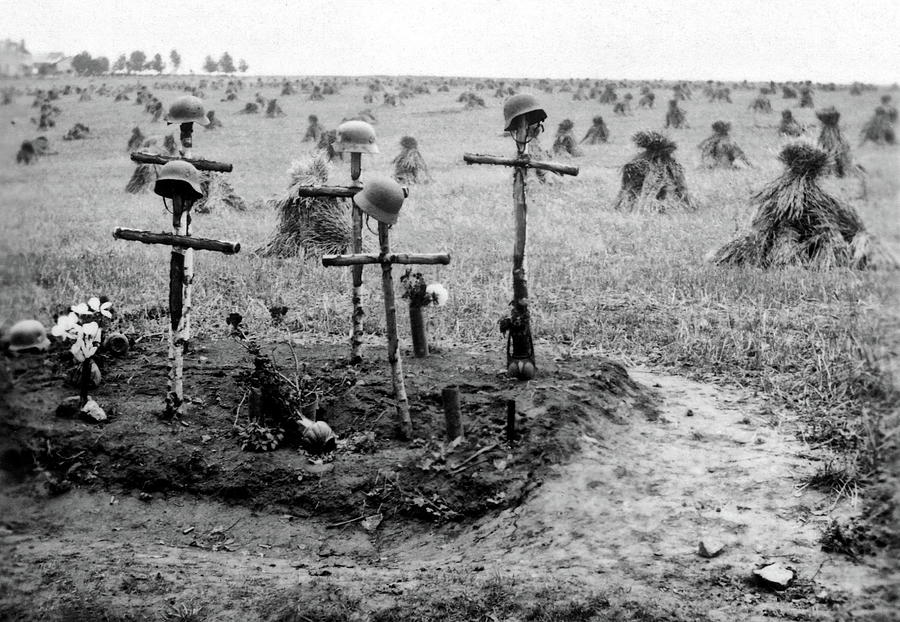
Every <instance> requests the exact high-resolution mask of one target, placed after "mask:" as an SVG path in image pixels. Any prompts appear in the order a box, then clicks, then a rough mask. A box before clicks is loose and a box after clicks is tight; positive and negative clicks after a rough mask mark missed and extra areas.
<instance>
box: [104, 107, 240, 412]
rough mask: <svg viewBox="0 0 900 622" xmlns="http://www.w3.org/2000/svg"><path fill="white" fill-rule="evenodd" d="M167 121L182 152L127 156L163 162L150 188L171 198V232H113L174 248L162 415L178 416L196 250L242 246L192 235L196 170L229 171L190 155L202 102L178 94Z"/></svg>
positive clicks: (229, 249) (120, 237) (233, 249)
mask: <svg viewBox="0 0 900 622" xmlns="http://www.w3.org/2000/svg"><path fill="white" fill-rule="evenodd" d="M166 120H167V121H168V122H170V123H178V124H179V129H180V132H181V134H180V138H181V150H180V157H168V156H160V155H156V154H151V153H141V152H136V153H132V154H131V159H132V160H133V161H134V162H138V163H142V164H162V165H163V168H162V170H161V171H160V174H159V176H158V178H157V181H156V184H155V187H154V192H156V193H157V194H159V195H161V196H162V197H163V198H164V199H165V198H169V199H171V200H172V233H153V232H151V231H139V230H136V229H125V228H121V227H119V228H117V229H116V230H115V231H114V232H113V237H114V238H116V239H118V240H130V241H136V242H143V243H144V244H161V245H164V246H170V247H172V252H171V257H170V260H169V319H170V322H169V372H168V381H169V387H168V392H167V394H166V414H168V415H170V416H176V417H181V416H183V415H184V382H183V377H184V352H185V351H186V350H187V347H188V343H189V342H190V338H191V322H190V319H191V307H192V302H191V297H192V289H193V281H194V249H197V250H208V251H216V252H220V253H225V254H235V253H238V252H240V250H241V245H240V244H239V243H237V242H222V241H219V240H208V239H203V238H193V237H191V232H190V227H191V213H190V212H191V207H193V205H194V201H196V200H197V199H199V198H200V197H202V196H203V194H202V191H201V187H200V176H199V173H198V172H197V171H198V170H200V171H216V172H223V173H228V172H231V171H232V168H233V167H232V165H231V164H228V163H224V162H214V161H211V160H203V159H195V158H192V157H191V148H192V147H193V132H194V123H199V124H201V125H208V124H209V119H207V117H206V112H205V109H204V107H203V102H202V101H200V100H199V99H198V98H196V97H193V96H190V95H188V96H185V97H181V98H179V99H177V100H175V101H174V102H173V103H172V105H171V106H170V107H169V114H168V115H167V118H166Z"/></svg>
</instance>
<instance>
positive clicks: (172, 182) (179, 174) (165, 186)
mask: <svg viewBox="0 0 900 622" xmlns="http://www.w3.org/2000/svg"><path fill="white" fill-rule="evenodd" d="M153 192H155V193H156V194H158V195H159V196H161V197H165V198H167V199H171V198H172V197H174V196H176V195H178V196H181V197H182V198H185V199H191V200H192V201H196V200H197V199H201V198H203V191H202V190H201V189H200V172H199V171H198V170H197V169H196V168H194V165H193V164H191V163H190V162H185V161H184V160H172V161H171V162H166V163H165V165H164V166H163V167H162V169H160V171H159V177H157V178H156V184H154V186H153Z"/></svg>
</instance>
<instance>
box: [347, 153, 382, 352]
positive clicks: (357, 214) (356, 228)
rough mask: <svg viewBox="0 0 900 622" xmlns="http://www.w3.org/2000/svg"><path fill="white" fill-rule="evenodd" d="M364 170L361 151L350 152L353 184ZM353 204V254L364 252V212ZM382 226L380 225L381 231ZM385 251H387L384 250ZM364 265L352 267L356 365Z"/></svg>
mask: <svg viewBox="0 0 900 622" xmlns="http://www.w3.org/2000/svg"><path fill="white" fill-rule="evenodd" d="M361 172H362V154H361V153H351V154H350V179H351V180H352V184H353V185H359V186H362V183H361V182H360V181H359V176H360V173H361ZM351 203H352V206H351V210H352V212H353V249H352V250H353V254H354V255H356V254H359V253H362V227H363V213H362V210H361V209H359V207H357V206H356V202H355V201H351ZM380 231H381V228H380V226H379V232H380ZM380 237H381V236H380V233H379V239H380ZM383 252H385V251H383ZM362 271H363V269H362V266H361V265H359V266H354V267H353V269H352V271H351V272H352V278H353V294H352V296H351V303H352V304H353V315H352V319H351V333H350V362H351V363H353V364H354V365H355V364H356V363H359V362H360V361H362V339H363V317H364V315H365V311H363V306H362V286H363V278H362ZM391 296H393V290H391ZM385 304H387V298H385Z"/></svg>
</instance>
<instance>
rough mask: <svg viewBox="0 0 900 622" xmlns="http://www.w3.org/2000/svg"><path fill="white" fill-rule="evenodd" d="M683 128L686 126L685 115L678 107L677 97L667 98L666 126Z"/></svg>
mask: <svg viewBox="0 0 900 622" xmlns="http://www.w3.org/2000/svg"><path fill="white" fill-rule="evenodd" d="M670 127H671V128H673V129H676V130H678V129H683V128H686V127H688V124H687V115H686V114H685V112H684V110H682V109H681V108H679V107H678V100H677V99H670V100H669V109H668V110H667V111H666V128H670Z"/></svg>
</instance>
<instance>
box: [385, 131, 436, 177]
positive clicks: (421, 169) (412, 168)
mask: <svg viewBox="0 0 900 622" xmlns="http://www.w3.org/2000/svg"><path fill="white" fill-rule="evenodd" d="M400 149H401V151H400V153H399V154H398V155H397V157H396V158H394V160H393V161H392V164H393V165H394V179H396V180H397V181H398V182H399V183H401V184H416V183H424V182H428V181H431V174H430V173H429V172H428V165H427V164H425V159H424V158H423V157H422V154H421V153H419V144H418V142H417V141H416V139H415V138H413V137H412V136H404V137H403V138H401V139H400Z"/></svg>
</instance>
